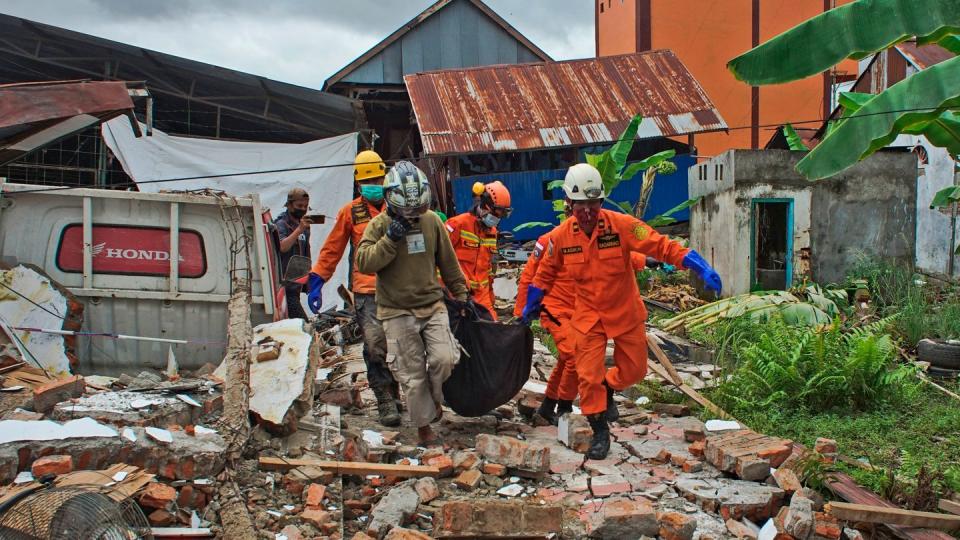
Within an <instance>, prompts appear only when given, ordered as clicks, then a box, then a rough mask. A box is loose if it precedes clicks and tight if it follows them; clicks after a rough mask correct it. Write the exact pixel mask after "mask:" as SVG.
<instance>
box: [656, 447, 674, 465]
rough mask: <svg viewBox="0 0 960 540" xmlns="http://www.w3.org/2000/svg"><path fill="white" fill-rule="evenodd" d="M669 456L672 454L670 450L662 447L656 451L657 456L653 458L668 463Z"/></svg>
mask: <svg viewBox="0 0 960 540" xmlns="http://www.w3.org/2000/svg"><path fill="white" fill-rule="evenodd" d="M671 457H672V454H671V453H670V451H669V450H667V449H666V448H664V449H662V450H660V452H659V453H657V457H655V458H653V459H655V460H656V461H659V462H660V463H670V458H671Z"/></svg>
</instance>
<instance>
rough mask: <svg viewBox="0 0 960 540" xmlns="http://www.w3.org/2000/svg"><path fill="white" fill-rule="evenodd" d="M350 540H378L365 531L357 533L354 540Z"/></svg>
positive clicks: (352, 539)
mask: <svg viewBox="0 0 960 540" xmlns="http://www.w3.org/2000/svg"><path fill="white" fill-rule="evenodd" d="M350 540H376V539H375V538H374V537H372V536H370V535H368V534H367V533H365V532H363V531H359V532H357V534H355V535H353V538H351V539H350Z"/></svg>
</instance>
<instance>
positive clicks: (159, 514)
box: [147, 510, 177, 527]
mask: <svg viewBox="0 0 960 540" xmlns="http://www.w3.org/2000/svg"><path fill="white" fill-rule="evenodd" d="M147 520H148V521H149V522H150V525H153V526H154V527H169V526H171V525H173V524H174V523H175V522H176V521H177V518H176V516H174V515H173V514H171V513H170V512H167V511H166V510H154V511H153V512H150V515H148V516H147Z"/></svg>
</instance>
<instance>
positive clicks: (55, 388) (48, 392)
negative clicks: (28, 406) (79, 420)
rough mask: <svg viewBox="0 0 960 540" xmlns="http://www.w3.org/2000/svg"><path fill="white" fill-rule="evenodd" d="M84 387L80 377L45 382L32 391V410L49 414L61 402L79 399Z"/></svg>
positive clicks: (72, 376)
mask: <svg viewBox="0 0 960 540" xmlns="http://www.w3.org/2000/svg"><path fill="white" fill-rule="evenodd" d="M84 388H86V385H84V383H83V377H81V376H80V375H70V376H68V377H63V378H60V379H55V380H52V381H50V382H46V383H44V384H41V385H40V386H37V387H36V388H34V389H33V410H35V411H37V412H42V413H45V412H49V411H51V410H53V406H54V405H56V404H57V403H60V402H61V401H67V400H68V399H71V398H75V397H80V396H82V395H83V390H84Z"/></svg>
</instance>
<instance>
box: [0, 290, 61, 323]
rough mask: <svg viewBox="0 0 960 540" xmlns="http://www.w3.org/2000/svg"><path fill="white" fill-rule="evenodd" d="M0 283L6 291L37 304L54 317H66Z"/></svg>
mask: <svg viewBox="0 0 960 540" xmlns="http://www.w3.org/2000/svg"><path fill="white" fill-rule="evenodd" d="M0 285H2V286H3V288H4V289H7V290H8V291H10V292H12V293H13V294H15V295H17V296H19V297H20V298H23V299H24V300H26V301H27V302H30V303H31V304H33V305H35V306H37V307H38V308H40V309H42V310H44V311H46V312H47V313H49V314H51V315H53V316H54V317H56V318H58V319H61V320H62V319H65V318H66V317H65V316H63V315H60V314H58V313H54V312H52V311H50V310H49V309H47V308H45V307H43V306H41V305H40V304H38V303H36V302H34V301H33V300H31V299H30V298H27V296H26V295H24V294H23V293H21V292H20V291H18V290H16V289H14V288H13V287H11V286H9V285H7V284H6V283H4V282H2V281H0Z"/></svg>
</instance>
